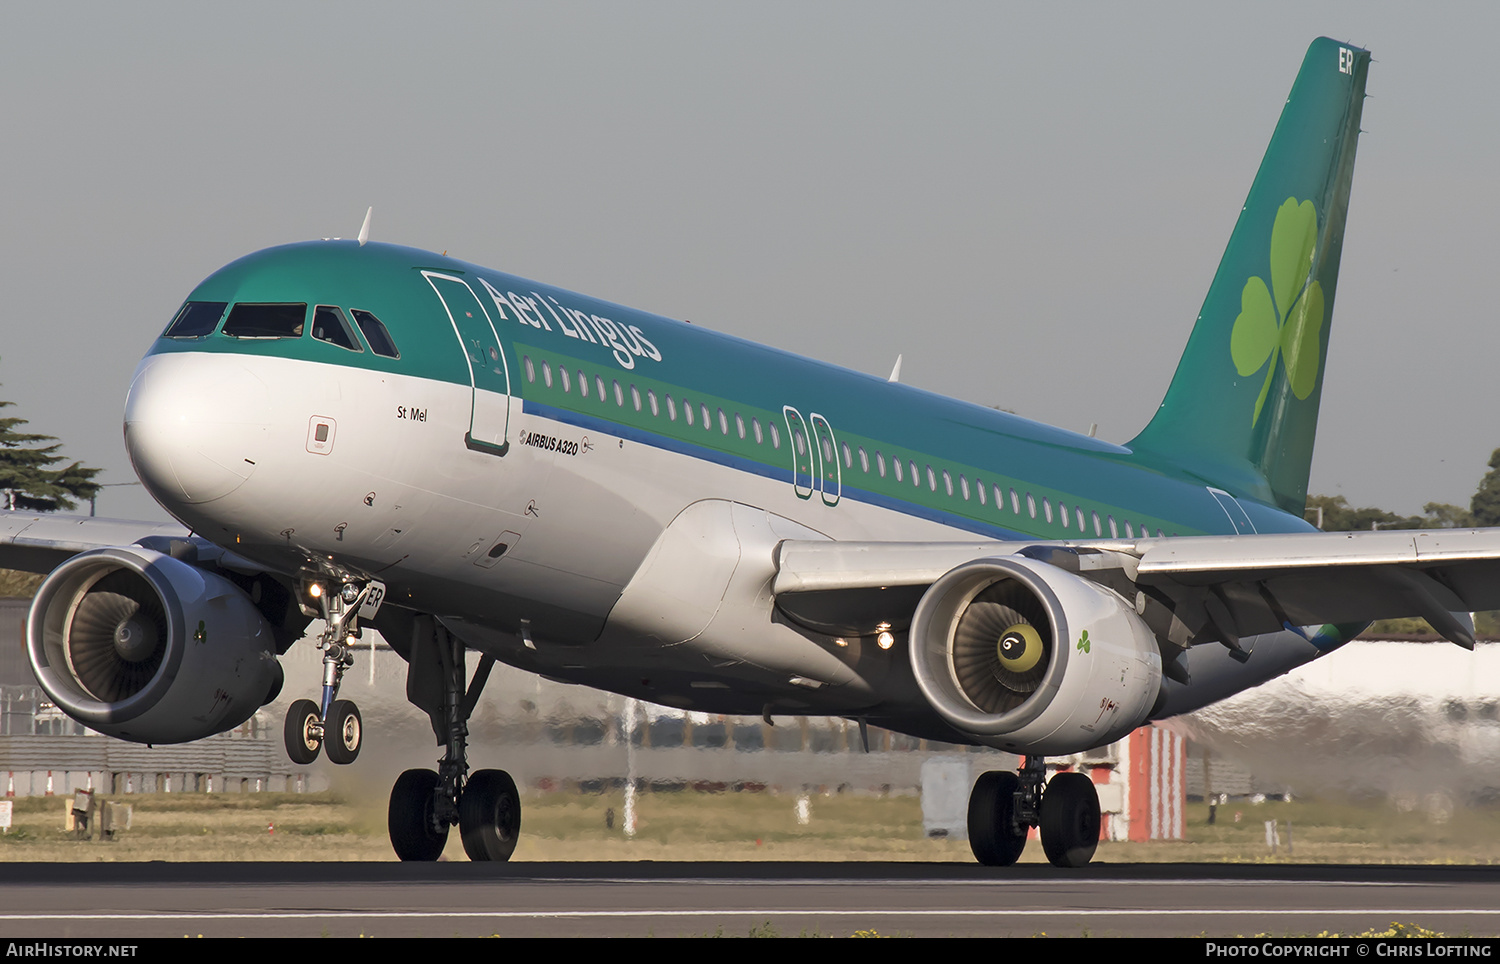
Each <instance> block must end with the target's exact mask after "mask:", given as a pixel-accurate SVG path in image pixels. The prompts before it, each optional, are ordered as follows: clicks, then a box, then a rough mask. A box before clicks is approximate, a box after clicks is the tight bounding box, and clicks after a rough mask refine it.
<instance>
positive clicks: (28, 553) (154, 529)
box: [0, 511, 210, 572]
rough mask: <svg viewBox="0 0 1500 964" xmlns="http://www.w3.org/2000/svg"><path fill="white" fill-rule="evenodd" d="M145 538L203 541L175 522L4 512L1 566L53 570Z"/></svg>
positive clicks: (0, 526) (0, 518)
mask: <svg viewBox="0 0 1500 964" xmlns="http://www.w3.org/2000/svg"><path fill="white" fill-rule="evenodd" d="M142 539H149V540H162V541H168V542H170V541H172V540H176V541H178V542H183V543H189V542H191V543H201V544H202V545H203V546H205V547H206V546H208V545H210V543H208V542H207V540H202V539H197V540H195V539H193V538H192V534H191V533H189V532H188V530H187V529H185V528H183V527H182V526H181V525H179V524H177V523H175V522H161V523H156V522H124V521H121V520H119V519H96V518H93V517H92V516H70V515H47V514H41V513H35V512H10V511H5V512H0V569H19V570H21V571H23V572H51V571H52V570H53V569H56V568H57V567H58V566H59V565H61V564H62V563H64V562H66V561H67V560H68V559H70V558H72V557H73V556H76V555H77V554H78V553H80V552H87V551H89V550H90V549H102V548H105V547H107V546H128V545H134V544H137V543H140V542H141V540H142Z"/></svg>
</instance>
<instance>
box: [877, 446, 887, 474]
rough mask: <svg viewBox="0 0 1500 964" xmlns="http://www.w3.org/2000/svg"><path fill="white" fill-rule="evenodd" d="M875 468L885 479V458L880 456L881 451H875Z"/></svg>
mask: <svg viewBox="0 0 1500 964" xmlns="http://www.w3.org/2000/svg"><path fill="white" fill-rule="evenodd" d="M875 468H876V469H877V470H878V471H879V472H880V477H881V478H882V479H883V478H885V456H884V455H881V454H880V450H879V449H876V450H875Z"/></svg>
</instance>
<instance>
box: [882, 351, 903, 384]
mask: <svg viewBox="0 0 1500 964" xmlns="http://www.w3.org/2000/svg"><path fill="white" fill-rule="evenodd" d="M900 380H901V356H900V355H897V356H896V364H895V365H893V366H892V367H891V377H890V378H887V379H886V381H888V382H899V381H900Z"/></svg>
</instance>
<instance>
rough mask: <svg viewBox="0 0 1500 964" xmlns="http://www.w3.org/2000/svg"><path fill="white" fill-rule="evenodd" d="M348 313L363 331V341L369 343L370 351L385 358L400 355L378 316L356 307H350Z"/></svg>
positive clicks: (398, 356)
mask: <svg viewBox="0 0 1500 964" xmlns="http://www.w3.org/2000/svg"><path fill="white" fill-rule="evenodd" d="M349 313H350V314H351V315H353V316H354V320H355V321H356V322H357V323H358V324H359V330H360V331H362V332H364V333H365V341H367V342H369V343H370V350H371V351H373V352H374V353H375V354H377V355H384V356H385V357H387V358H400V357H401V353H400V352H399V351H397V350H396V343H395V342H394V341H391V333H390V332H388V331H386V330H385V325H383V324H381V323H380V319H379V318H376V317H375V316H374V315H372V314H370V313H369V312H368V311H361V310H360V309H358V308H353V309H350V312H349Z"/></svg>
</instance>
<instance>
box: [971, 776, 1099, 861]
mask: <svg viewBox="0 0 1500 964" xmlns="http://www.w3.org/2000/svg"><path fill="white" fill-rule="evenodd" d="M1099 826H1100V816H1099V793H1098V791H1096V790H1095V789H1094V782H1093V781H1092V780H1090V779H1089V778H1088V777H1087V776H1085V775H1083V774H1082V773H1059V774H1057V775H1056V776H1054V777H1053V778H1052V781H1051V782H1050V783H1048V782H1047V765H1046V763H1045V762H1044V761H1043V759H1042V758H1041V757H1039V756H1028V757H1026V758H1025V759H1024V760H1023V761H1022V764H1021V769H1020V772H1019V773H1008V772H1004V771H1000V770H991V771H990V772H988V773H985V774H982V775H981V776H980V777H979V779H978V780H977V781H975V783H974V789H973V791H971V792H970V794H969V848H970V849H971V850H973V851H974V859H976V860H978V861H979V862H980V863H981V864H984V865H985V866H988V867H1008V866H1010V865H1011V864H1013V863H1015V862H1016V860H1017V859H1019V858H1020V856H1021V851H1022V850H1023V849H1025V847H1026V835H1027V832H1028V830H1029V829H1030V828H1031V827H1037V828H1038V829H1039V831H1040V834H1041V838H1042V850H1043V851H1044V852H1045V853H1046V854H1047V859H1048V860H1049V861H1051V863H1052V865H1053V866H1055V867H1083V866H1085V865H1087V864H1088V862H1089V861H1090V860H1092V859H1093V857H1094V850H1095V848H1096V847H1097V846H1098V845H1099Z"/></svg>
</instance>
